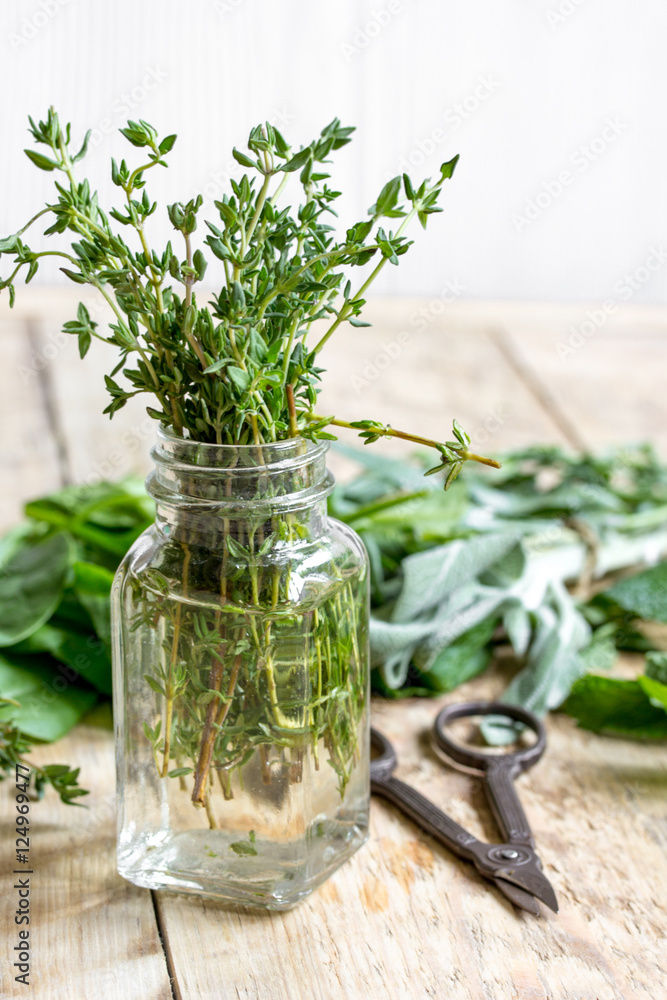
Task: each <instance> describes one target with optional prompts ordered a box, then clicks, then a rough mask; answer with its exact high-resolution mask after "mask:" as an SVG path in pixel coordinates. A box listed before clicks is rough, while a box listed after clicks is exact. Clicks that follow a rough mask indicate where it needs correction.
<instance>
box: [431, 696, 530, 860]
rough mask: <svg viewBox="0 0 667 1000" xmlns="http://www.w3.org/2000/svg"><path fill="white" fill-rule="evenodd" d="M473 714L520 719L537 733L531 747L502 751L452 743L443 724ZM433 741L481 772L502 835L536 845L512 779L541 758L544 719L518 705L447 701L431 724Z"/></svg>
mask: <svg viewBox="0 0 667 1000" xmlns="http://www.w3.org/2000/svg"><path fill="white" fill-rule="evenodd" d="M473 715H501V716H505V717H506V718H510V719H514V720H515V721H516V722H522V723H523V724H524V725H525V726H528V728H529V729H532V731H533V732H534V733H535V734H536V736H537V742H535V743H534V744H533V745H532V746H530V747H521V748H520V749H518V750H510V751H507V752H506V753H502V754H489V753H485V752H484V751H483V750H474V749H472V748H470V747H463V746H461V744H460V743H455V742H454V740H452V739H451V737H450V736H449V735H448V733H447V731H446V726H447V725H448V724H449V723H450V722H452V721H453V720H454V719H463V718H468V717H469V716H473ZM433 735H434V737H435V741H436V743H437V744H438V746H439V747H440V749H441V750H443V751H444V752H445V753H446V754H447V756H448V757H451V759H452V760H455V761H456V762H457V763H458V764H463V765H464V766H465V767H472V768H475V769H476V770H478V771H482V772H483V776H484V787H485V789H486V796H487V798H488V800H489V805H490V806H491V809H492V811H493V815H494V817H495V820H496V823H497V824H498V826H499V828H500V830H501V832H502V834H503V837H504V839H505V841H506V842H507V843H510V844H525V845H526V846H529V847H534V846H535V841H534V839H533V835H532V833H531V830H530V825H529V823H528V819H527V818H526V814H525V813H524V811H523V806H522V805H521V802H520V801H519V798H518V796H517V794H516V790H515V788H514V779H515V778H516V777H517V776H518V775H519V774H521V772H522V771H526V770H528V768H529V767H532V766H533V764H536V763H537V761H538V760H539V759H540V757H541V756H542V754H543V753H544V750H545V748H546V745H547V734H546V730H545V728H544V725H543V723H542V722H541V720H540V719H538V718H537V716H536V715H533V713H532V712H529V711H528V710H527V709H525V708H520V707H519V706H518V705H505V704H503V703H502V702H497V701H470V702H467V703H466V704H464V705H448V706H447V707H446V708H443V710H442V711H441V712H440V714H439V715H438V717H437V719H436V720H435V724H434V727H433Z"/></svg>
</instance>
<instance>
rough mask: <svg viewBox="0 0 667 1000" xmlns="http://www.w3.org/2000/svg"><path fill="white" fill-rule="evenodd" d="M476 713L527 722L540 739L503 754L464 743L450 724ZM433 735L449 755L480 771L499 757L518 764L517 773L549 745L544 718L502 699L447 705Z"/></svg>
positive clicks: (530, 763)
mask: <svg viewBox="0 0 667 1000" xmlns="http://www.w3.org/2000/svg"><path fill="white" fill-rule="evenodd" d="M474 715H502V716H503V717H504V718H507V719H513V720H514V721H515V722H522V723H523V724H524V726H528V728H529V729H532V731H533V732H534V733H535V735H536V736H537V741H536V742H535V743H533V745H532V746H529V747H519V749H518V750H508V751H506V752H504V753H503V754H491V753H487V752H486V751H484V750H475V749H473V748H472V747H464V746H461V744H460V743H456V742H455V741H454V740H453V739H452V738H451V736H450V735H449V734H448V732H447V728H446V727H447V726H448V725H449V723H450V722H453V721H454V719H467V718H469V717H471V716H474ZM433 736H434V738H435V741H436V743H437V744H438V746H439V747H440V749H441V750H443V751H444V753H446V754H447V756H448V757H451V759H452V760H455V761H456V762H457V764H463V766H464V767H472V768H475V769H476V770H478V771H485V772H486V771H487V770H488V769H489V768H490V767H493V766H494V764H496V763H497V761H498V760H506V761H507V760H511V761H512V762H513V764H514V765H516V766H517V771H516V772H515V773H517V774H519V773H521V772H522V771H527V770H528V768H529V767H532V766H533V764H537V762H538V760H539V759H540V757H541V756H542V754H543V753H544V750H545V748H546V745H547V732H546V729H545V728H544V724H543V722H542V721H541V719H538V718H537V716H536V715H533V713H532V712H529V711H528V709H526V708H520V707H519V706H518V705H506V704H505V703H504V702H501V701H467V702H465V703H464V704H463V705H447V706H446V707H445V708H443V709H442V711H441V712H440V713H439V715H438V717H437V719H436V720H435V723H434V725H433Z"/></svg>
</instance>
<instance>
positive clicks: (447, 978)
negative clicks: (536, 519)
mask: <svg viewBox="0 0 667 1000" xmlns="http://www.w3.org/2000/svg"><path fill="white" fill-rule="evenodd" d="M75 301H76V300H74V299H73V298H72V296H71V295H70V294H68V293H56V292H47V291H40V290H37V292H35V293H32V294H31V296H24V297H23V299H22V300H21V299H20V300H19V304H18V307H17V311H16V312H15V313H13V314H9V313H8V311H7V310H6V306H3V308H2V309H0V337H1V338H2V339H1V340H0V351H1V352H2V355H1V356H2V365H0V413H1V415H2V420H3V427H4V429H5V434H4V435H3V437H2V445H1V446H0V461H1V462H2V474H3V490H2V497H1V498H0V521H1V523H2V527H6V526H9V525H10V524H11V523H13V521H14V520H15V519H16V518H17V517H18V516H19V514H20V508H21V504H22V502H24V501H25V500H26V499H28V498H31V497H34V496H36V495H39V494H40V493H44V492H46V491H48V490H49V489H52V488H54V487H56V486H57V485H58V484H59V483H62V482H66V481H68V480H75V481H86V480H88V481H91V480H93V479H95V478H96V477H97V478H99V477H106V476H108V475H109V476H118V475H123V474H125V473H127V472H130V471H135V472H139V473H143V472H145V471H146V469H147V468H148V464H149V458H148V451H149V448H150V446H151V444H152V427H151V425H150V424H149V423H148V422H147V420H146V417H145V415H144V414H143V412H142V406H141V404H138V405H134V406H133V405H131V404H130V405H128V406H127V407H126V409H125V410H123V411H121V412H120V414H119V415H118V417H117V418H115V419H114V422H113V423H109V421H108V419H107V418H104V417H102V416H101V410H102V408H103V398H104V390H103V387H102V385H101V383H102V373H103V372H104V371H105V370H106V359H105V357H104V353H103V347H102V345H95V348H94V349H93V350H91V356H90V357H89V358H87V359H86V362H85V363H84V364H82V363H81V362H80V361H79V359H78V356H77V353H76V344H75V342H74V341H70V340H68V341H65V342H64V343H63V342H62V341H61V339H60V338H59V337H58V332H59V330H60V328H61V324H62V321H63V320H64V319H66V318H69V316H70V314H71V312H72V305H73V304H75ZM586 308H587V307H586V306H581V305H579V306H559V307H548V306H545V305H541V304H509V303H508V304H500V303H476V304H473V303H461V302H459V303H456V304H455V305H453V306H451V307H448V308H447V309H446V310H445V311H444V312H437V313H436V314H434V315H432V313H433V312H434V309H433V305H432V303H429V302H428V301H410V300H395V299H394V300H392V299H384V300H377V301H376V302H374V303H373V304H372V319H373V320H374V324H375V325H374V327H373V329H372V330H358V329H357V330H353V329H350V330H348V331H346V332H342V331H341V333H342V336H341V337H340V339H339V341H338V345H337V347H336V349H335V350H330V351H329V356H328V357H327V358H326V359H325V360H326V362H327V364H328V367H329V369H330V373H331V377H330V380H329V384H328V388H327V391H326V395H324V396H323V399H322V404H321V408H322V412H330V411H332V409H333V407H334V406H335V409H336V411H337V412H338V413H339V414H340V415H345V416H349V417H351V418H352V419H354V418H355V417H356V418H358V417H362V416H370V417H375V418H377V419H380V420H383V421H388V422H391V423H392V425H394V426H397V427H400V426H406V427H407V426H409V427H410V429H415V430H416V431H417V432H419V431H426V430H429V431H433V432H434V433H435V432H436V430H437V428H438V427H439V426H442V428H443V430H445V429H446V427H447V424H448V422H449V420H450V418H451V417H452V416H456V417H458V419H459V420H460V421H461V422H462V423H463V425H464V426H465V427H466V428H467V429H469V430H471V431H472V432H473V438H474V439H475V443H476V444H477V445H478V446H479V447H480V448H482V447H483V448H484V449H485V450H486V451H487V452H492V453H496V452H501V451H502V450H503V449H505V448H509V447H513V446H516V445H520V444H525V443H529V442H534V441H553V442H558V443H565V444H569V445H571V446H573V447H576V446H577V445H584V446H585V445H594V446H596V447H598V446H602V445H604V444H606V443H612V442H615V441H632V440H637V439H642V438H647V437H650V438H652V439H653V440H654V441H655V442H656V443H657V445H658V446H659V448H660V450H661V451H662V453H663V454H667V430H666V428H667V394H665V393H664V391H663V390H662V373H663V372H664V359H665V351H666V337H665V335H666V331H667V316H666V315H665V313H664V312H662V311H661V310H655V309H646V310H642V309H640V308H638V307H634V308H632V309H627V310H621V309H619V311H618V313H617V314H615V315H614V317H612V318H610V319H609V321H608V322H607V323H606V324H605V326H604V328H601V329H600V330H598V331H597V332H596V333H595V335H593V336H591V337H590V338H588V339H587V340H586V341H585V343H584V344H583V346H581V347H580V348H578V349H577V350H576V351H574V352H573V354H571V355H569V356H567V357H565V358H562V357H560V356H559V353H558V344H559V343H561V342H567V338H568V337H570V336H571V332H570V331H571V330H572V329H573V328H576V327H577V326H578V325H580V324H581V322H582V321H583V319H584V318H585V315H586ZM420 310H422V312H421V313H420ZM424 310H426V313H425V314H424ZM425 315H426V317H427V322H426V325H425V327H424V329H423V330H421V331H419V329H418V328H419V326H420V325H421V320H422V319H424V316H425ZM401 334H403V335H404V336H403V337H402V338H401ZM49 345H55V347H56V349H55V350H54V348H50V347H49ZM98 346H99V347H100V348H101V349H100V350H98V349H97V347H98ZM397 349H398V353H397ZM49 355H52V356H49ZM394 355H395V356H394ZM40 358H41V359H42V360H44V359H46V363H45V364H43V365H41V367H40V368H39V370H38V368H37V365H38V364H41V362H40ZM385 358H387V359H388V362H385ZM360 380H361V382H362V383H363V384H361V383H360ZM132 403H136V401H132ZM384 446H385V445H378V446H377V447H384ZM386 447H388V448H389V449H390V450H394V449H395V448H398V447H399V446H398V445H397V444H396V443H395V442H387V443H386ZM331 464H332V466H333V467H334V468H336V469H337V471H338V472H339V473H341V474H346V473H347V472H348V471H349V469H350V465H349V462H347V461H346V460H342V459H341V458H340V456H334V455H332V463H331ZM619 668H620V669H622V670H623V671H624V672H625V673H626V674H630V675H631V674H632V673H633V672H635V671H636V670H637V669H638V663H637V662H636V661H635V660H633V659H632V658H628V659H626V660H625V662H623V663H622V664H620V665H619ZM508 669H509V667H508V666H507V665H502V664H501V665H496V667H495V668H494V669H493V670H492V671H491V672H489V673H488V674H487V675H485V676H484V677H483V678H481V679H477V680H476V681H473V682H471V683H470V684H468V685H466V686H465V687H463V688H460V689H458V690H457V691H456V692H454V694H453V695H449V696H446V697H445V698H441V699H437V700H435V701H420V700H410V701H403V702H397V703H391V702H385V701H378V700H376V701H374V703H373V721H374V725H376V726H377V728H379V729H381V730H382V731H383V732H385V733H386V734H387V735H388V736H389V737H390V738H391V739H392V741H393V742H394V744H395V746H396V749H397V751H398V754H399V760H400V770H399V772H398V774H399V776H400V777H402V778H404V779H405V780H407V781H409V782H410V783H412V784H414V786H415V787H417V788H418V789H420V790H421V791H422V792H425V793H426V794H427V795H428V796H429V797H430V798H432V799H433V800H434V801H435V802H437V803H438V804H440V805H442V806H443V807H444V808H445V809H446V811H447V812H449V813H450V814H451V815H452V816H453V817H454V818H455V819H456V820H457V821H458V822H459V823H461V824H462V825H464V826H465V827H467V828H468V829H469V830H470V831H471V832H472V833H474V834H476V835H477V836H480V837H482V838H484V839H489V838H491V839H493V838H495V837H496V831H495V829H494V826H493V821H492V819H491V815H490V812H489V810H488V808H487V806H486V802H485V800H484V797H483V793H482V789H481V787H480V785H479V783H478V782H477V781H476V780H475V779H474V778H472V777H470V776H468V775H465V774H462V773H460V772H458V771H455V770H452V769H450V768H447V767H446V766H444V765H443V764H442V763H441V761H440V760H439V759H438V758H437V757H436V756H435V755H434V753H433V751H432V749H431V746H430V742H429V739H428V733H429V730H430V727H431V725H432V721H433V718H434V716H435V714H436V712H437V709H438V707H439V706H440V705H441V704H445V703H447V702H448V701H452V700H453V701H459V700H462V699H464V698H467V697H470V696H474V697H487V696H493V695H494V694H496V693H498V692H499V691H500V690H501V688H502V685H503V684H504V683H505V682H506V679H507V677H506V674H507V671H508ZM548 733H549V746H548V750H547V755H546V756H545V758H544V759H543V760H542V761H541V762H540V764H539V766H538V767H537V768H535V769H534V770H533V771H530V772H528V773H527V774H525V775H524V776H523V777H522V778H521V779H520V781H519V793H520V795H521V799H522V802H523V804H524V806H525V809H526V812H527V814H528V817H529V819H530V822H531V824H532V826H533V829H534V832H535V836H536V840H537V844H538V851H539V854H540V856H541V858H542V861H543V863H544V867H545V871H546V874H547V876H548V878H549V879H550V880H551V881H552V883H553V885H554V887H555V889H556V892H557V894H558V898H559V902H560V906H561V909H560V912H559V913H558V914H557V915H555V914H552V913H550V912H549V911H544V913H543V915H542V916H541V917H540V918H534V917H532V916H530V915H528V914H523V913H517V912H516V911H515V910H514V909H513V908H512V906H511V905H510V904H509V903H508V902H507V901H506V900H505V899H504V898H503V897H502V896H500V895H499V894H498V892H497V891H496V890H495V889H494V887H493V885H492V884H491V883H488V882H486V881H484V880H483V879H481V878H480V877H479V876H478V875H477V874H476V873H475V871H474V869H473V868H472V866H471V865H469V864H466V863H465V862H463V861H460V860H458V859H456V858H454V857H453V856H452V855H450V854H449V853H448V852H447V851H446V850H445V849H444V848H441V847H440V846H438V845H437V844H435V843H434V842H432V841H431V840H430V839H429V838H428V837H425V836H423V835H422V834H421V833H420V832H419V830H418V829H417V827H416V826H415V825H414V824H412V823H411V822H410V821H409V820H406V819H405V818H404V817H403V816H401V815H400V814H399V813H397V812H396V810H395V809H394V808H393V807H392V806H390V805H388V804H387V803H384V802H380V801H375V800H374V801H373V806H372V823H371V837H370V840H369V843H368V844H367V845H366V846H365V847H364V848H363V849H362V850H361V851H360V852H359V853H358V854H357V855H356V856H355V857H354V858H353V859H352V860H351V861H350V862H349V863H348V864H346V865H345V866H344V867H343V868H342V869H340V870H339V871H338V872H336V873H335V875H334V876H333V877H332V878H331V879H330V880H329V881H328V882H327V883H326V884H325V885H324V886H323V887H322V888H321V889H320V890H319V891H318V892H316V893H315V894H314V895H313V896H311V897H310V898H309V899H308V900H306V901H305V902H304V903H302V904H301V905H300V906H299V907H297V908H296V909H295V910H293V911H290V912H289V913H286V914H255V913H251V912H244V911H233V910H229V909H226V908H224V907H222V906H218V905H216V904H213V903H211V902H210V901H200V900H196V899H193V898H186V897H181V896H170V895H163V894H155V897H154V898H153V897H152V896H151V893H149V892H145V891H142V890H139V889H135V888H134V887H133V886H130V885H129V884H127V883H125V882H124V881H123V880H122V879H121V878H120V877H119V876H118V875H117V874H116V872H115V859H114V839H115V829H114V825H115V819H114V787H113V786H114V781H113V736H112V733H111V732H110V730H109V729H105V728H102V727H99V726H98V727H94V726H91V725H86V726H80V727H79V728H78V729H77V730H76V731H75V732H74V733H72V734H71V735H70V736H69V737H68V738H67V739H66V740H63V741H62V742H61V743H59V744H57V745H56V746H55V747H53V746H49V747H43V748H41V749H40V750H39V751H36V752H35V753H34V755H33V757H34V759H35V760H39V761H40V762H46V761H48V762H58V761H61V760H63V761H67V762H69V763H76V764H77V765H79V766H81V769H82V780H83V783H84V785H85V787H87V788H90V789H91V796H90V799H89V806H90V808H89V809H87V810H83V809H73V808H70V807H65V806H62V805H61V804H60V803H59V802H58V801H57V800H55V799H54V796H53V795H52V794H49V793H47V796H46V798H45V799H44V801H42V802H41V803H38V804H35V805H34V806H33V807H32V820H33V824H34V825H33V830H32V836H33V846H34V854H33V858H34V861H33V867H34V875H33V876H32V879H33V915H34V927H33V933H32V935H31V938H32V940H34V943H35V953H34V957H33V976H32V979H33V985H31V987H29V988H28V989H26V988H25V987H22V986H20V985H17V984H15V983H14V982H13V979H12V976H11V969H10V963H11V959H10V958H9V954H10V950H11V946H12V945H13V943H14V941H13V935H14V932H15V928H14V924H13V913H12V912H10V911H9V908H8V906H6V905H5V906H3V907H2V911H1V912H0V924H1V926H2V940H3V942H5V944H4V948H3V952H2V955H0V984H1V987H0V988H1V993H2V997H3V998H4V997H14V996H31V997H36V998H37V997H38V998H40V1000H62V998H68V1000H69V998H72V1000H116V998H118V1000H125V998H127V997H132V998H133V1000H134V998H136V1000H158V998H159V1000H168V998H169V997H172V996H173V997H175V998H176V1000H200V998H201V1000H209V998H211V1000H213V998H216V1000H218V998H220V1000H227V998H229V1000H232V998H234V1000H235V998H239V1000H241V998H242V1000H260V998H261V1000H282V998H290V1000H301V998H304V1000H305V998H308V1000H339V998H340V1000H342V998H346V1000H347V998H352V1000H367V998H368V1000H370V998H374V1000H375V998H378V1000H380V998H390V1000H404V998H405V1000H413V998H414V1000H423V998H427V997H447V998H448V1000H515V998H516V1000H661V998H662V997H663V996H665V995H667V985H666V984H667V969H666V963H665V956H666V955H667V951H666V948H665V945H666V934H667V913H666V902H665V901H666V900H667V860H666V850H665V849H666V848H667V747H665V746H650V745H644V744H638V743H631V742H628V741H624V740H612V739H607V738H602V737H598V736H594V735H591V734H587V733H584V732H582V731H580V730H577V729H576V727H575V726H574V724H573V723H572V720H570V719H568V718H565V717H560V716H557V715H556V716H551V717H550V719H549V720H548ZM0 803H1V810H2V812H1V816H2V844H3V848H2V852H0V866H1V867H2V872H3V900H4V899H11V881H10V880H11V878H12V870H13V866H12V864H11V856H10V847H13V835H12V825H11V822H10V817H11V812H12V809H13V799H12V797H11V794H10V789H9V787H8V786H7V785H5V786H4V787H3V788H2V789H0ZM12 854H13V851H12Z"/></svg>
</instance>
